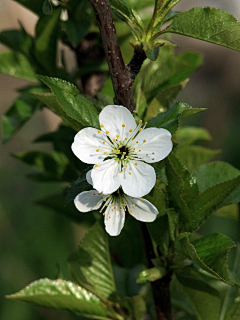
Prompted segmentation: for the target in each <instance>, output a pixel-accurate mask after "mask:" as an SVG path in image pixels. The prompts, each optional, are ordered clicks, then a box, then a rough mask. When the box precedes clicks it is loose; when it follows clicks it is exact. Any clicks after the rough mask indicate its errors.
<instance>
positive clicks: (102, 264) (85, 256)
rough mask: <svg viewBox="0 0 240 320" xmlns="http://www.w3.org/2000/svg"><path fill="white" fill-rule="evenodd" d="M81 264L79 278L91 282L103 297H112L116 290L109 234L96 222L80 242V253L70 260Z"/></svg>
mask: <svg viewBox="0 0 240 320" xmlns="http://www.w3.org/2000/svg"><path fill="white" fill-rule="evenodd" d="M72 260H75V261H76V262H77V263H78V265H79V274H80V276H79V278H80V280H81V281H82V282H83V283H86V284H89V285H90V286H92V287H93V288H94V289H95V290H96V291H97V292H99V293H100V294H101V295H102V296H103V297H105V298H108V299H110V300H111V299H112V298H113V296H112V295H113V294H114V293H115V291H116V287H115V282H114V278H113V272H112V266H111V259H110V253H109V247H108V236H107V234H106V232H105V231H104V230H103V227H102V226H101V225H100V224H99V223H96V224H95V225H94V226H93V228H92V229H91V230H90V231H89V232H88V233H87V234H86V235H85V237H84V238H83V239H82V241H81V242H80V244H79V249H78V253H77V255H76V256H75V257H72V258H70V261H72Z"/></svg>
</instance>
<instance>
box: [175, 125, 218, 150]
mask: <svg viewBox="0 0 240 320" xmlns="http://www.w3.org/2000/svg"><path fill="white" fill-rule="evenodd" d="M176 138H177V141H178V142H179V143H180V144H181V146H182V145H191V144H193V143H194V142H196V141H198V140H205V141H211V140H212V137H211V135H210V133H209V131H208V130H207V129H205V128H199V127H188V126H184V127H182V128H179V129H178V131H177V132H176Z"/></svg>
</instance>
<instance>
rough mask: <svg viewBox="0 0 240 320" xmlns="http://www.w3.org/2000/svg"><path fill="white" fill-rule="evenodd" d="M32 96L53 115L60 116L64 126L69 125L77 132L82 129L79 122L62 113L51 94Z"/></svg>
mask: <svg viewBox="0 0 240 320" xmlns="http://www.w3.org/2000/svg"><path fill="white" fill-rule="evenodd" d="M34 96H35V97H36V98H38V99H39V100H40V101H41V102H42V103H44V104H45V105H46V106H47V107H49V108H50V109H51V110H52V111H53V112H54V113H56V114H57V115H58V116H60V117H61V118H62V120H63V121H64V123H65V124H66V125H69V126H70V127H71V128H73V129H74V130H75V131H77V132H78V131H79V130H81V129H83V126H82V124H81V123H80V122H78V121H76V120H74V119H73V118H71V117H69V116H68V115H67V114H66V112H64V111H63V108H62V107H61V105H60V104H59V103H58V101H57V98H56V96H55V95H54V94H53V93H42V94H34Z"/></svg>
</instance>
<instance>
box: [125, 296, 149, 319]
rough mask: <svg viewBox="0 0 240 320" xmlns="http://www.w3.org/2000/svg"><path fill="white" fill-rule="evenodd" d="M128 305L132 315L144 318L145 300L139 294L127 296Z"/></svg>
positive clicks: (136, 317) (135, 317)
mask: <svg viewBox="0 0 240 320" xmlns="http://www.w3.org/2000/svg"><path fill="white" fill-rule="evenodd" d="M126 300H127V301H128V306H129V307H130V309H131V311H132V314H133V317H134V319H136V320H144V319H145V316H146V311H147V308H146V302H145V301H144V299H143V298H142V297H141V296H140V295H137V296H133V297H127V298H126Z"/></svg>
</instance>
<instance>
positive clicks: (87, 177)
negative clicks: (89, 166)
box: [86, 170, 93, 185]
mask: <svg viewBox="0 0 240 320" xmlns="http://www.w3.org/2000/svg"><path fill="white" fill-rule="evenodd" d="M91 174H92V170H89V171H88V172H87V173H86V180H87V182H88V183H89V184H91V185H93V181H92V176H91Z"/></svg>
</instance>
